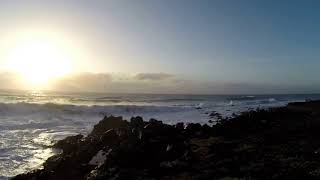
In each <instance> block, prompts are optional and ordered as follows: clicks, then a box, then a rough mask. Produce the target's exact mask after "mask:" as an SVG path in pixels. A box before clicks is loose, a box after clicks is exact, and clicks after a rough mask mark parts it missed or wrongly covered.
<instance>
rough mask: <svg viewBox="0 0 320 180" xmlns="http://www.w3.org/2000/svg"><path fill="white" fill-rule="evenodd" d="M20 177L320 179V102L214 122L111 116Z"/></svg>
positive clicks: (52, 179)
mask: <svg viewBox="0 0 320 180" xmlns="http://www.w3.org/2000/svg"><path fill="white" fill-rule="evenodd" d="M54 147H56V148H60V149H62V150H63V153H61V154H58V155H55V156H53V157H51V158H49V159H48V160H47V161H46V162H45V163H44V169H41V170H35V171H33V172H29V173H26V174H22V175H18V176H16V177H14V178H13V179H14V180H20V179H21V180H22V179H23V180H24V179H32V180H37V179H46V180H61V179H70V180H73V179H74V180H82V179H88V180H98V179H299V180H300V179H320V102H319V101H312V102H305V103H291V104H289V105H288V106H286V107H281V108H272V109H268V110H255V111H249V112H244V113H242V114H240V115H238V116H236V117H233V118H229V119H222V120H221V121H220V122H218V124H216V125H214V126H212V127H210V126H208V125H200V124H187V125H185V124H182V123H178V124H176V125H167V124H163V123H162V122H161V121H157V120H154V119H151V120H150V121H149V122H145V121H143V119H142V118H141V117H133V118H132V119H131V121H130V122H128V121H125V120H123V119H122V117H113V116H110V117H105V118H104V119H103V120H102V121H100V122H99V123H98V124H97V125H95V126H94V129H93V130H92V132H91V133H90V134H89V135H88V136H87V137H83V136H82V135H77V136H71V137H67V138H65V139H64V140H61V141H59V142H57V143H56V144H55V145H54Z"/></svg>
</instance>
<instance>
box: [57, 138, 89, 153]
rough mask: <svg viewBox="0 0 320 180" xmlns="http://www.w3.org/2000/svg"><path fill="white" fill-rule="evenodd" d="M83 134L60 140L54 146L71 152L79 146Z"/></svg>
mask: <svg viewBox="0 0 320 180" xmlns="http://www.w3.org/2000/svg"><path fill="white" fill-rule="evenodd" d="M82 138H83V135H81V134H79V135H76V136H69V137H67V138H65V139H63V140H60V141H58V142H57V143H56V144H54V146H53V147H54V148H59V149H62V150H63V152H65V153H71V152H73V151H75V150H76V148H78V146H79V143H80V142H81V140H82Z"/></svg>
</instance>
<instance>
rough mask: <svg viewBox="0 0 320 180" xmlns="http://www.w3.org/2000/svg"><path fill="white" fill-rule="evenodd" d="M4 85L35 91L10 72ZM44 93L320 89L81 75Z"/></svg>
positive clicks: (2, 78)
mask: <svg viewBox="0 0 320 180" xmlns="http://www.w3.org/2000/svg"><path fill="white" fill-rule="evenodd" d="M0 83H1V89H21V90H27V89H31V87H30V85H29V84H28V82H26V81H25V80H23V78H21V77H20V76H18V75H17V74H14V73H10V72H2V73H0ZM42 89H45V90H53V91H74V92H85V91H88V92H105V93H159V94H167V93H171V94H261V93H264V94H268V93H315V92H318V91H319V90H320V86H316V85H307V84H305V85H300V86H299V85H279V84H262V83H261V84H258V83H255V84H253V83H234V82H209V81H195V80H187V79H183V78H181V77H178V76H176V75H174V74H168V73H138V74H133V75H126V74H111V73H78V74H72V75H69V76H66V77H63V78H59V79H55V80H51V81H50V82H49V83H48V84H47V85H45V86H43V87H42Z"/></svg>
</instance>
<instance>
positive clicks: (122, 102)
mask: <svg viewBox="0 0 320 180" xmlns="http://www.w3.org/2000/svg"><path fill="white" fill-rule="evenodd" d="M306 99H320V95H319V94H308V95H303V94H300V95H292V94H291V95H161V94H158V95H155V94H152V95H151V94H103V93H61V92H59V93H58V92H43V91H42V92H41V91H0V179H8V178H9V177H12V176H14V175H17V174H20V173H23V172H26V171H30V170H32V169H35V168H41V165H42V163H43V162H44V161H45V160H46V159H47V158H48V157H50V156H52V155H53V154H55V153H57V150H54V149H51V148H50V145H52V144H53V143H54V142H55V141H57V140H59V139H62V138H64V137H66V136H69V135H75V134H78V133H81V134H87V133H88V132H90V130H91V129H92V127H93V125H94V124H96V123H97V122H98V121H99V120H101V119H102V118H103V116H105V115H115V116H123V117H124V118H125V119H130V117H132V116H142V117H143V118H144V120H148V119H150V118H155V119H158V120H162V121H163V122H165V123H168V124H174V123H177V122H194V123H202V124H203V123H208V121H209V120H210V117H209V114H210V113H211V112H213V111H216V112H218V113H221V114H222V115H223V116H225V117H227V116H232V115H233V114H237V113H239V112H242V111H245V110H248V109H255V108H268V107H276V106H283V105H286V104H287V103H288V102H293V101H305V100H306Z"/></svg>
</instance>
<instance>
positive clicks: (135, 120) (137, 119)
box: [130, 116, 144, 128]
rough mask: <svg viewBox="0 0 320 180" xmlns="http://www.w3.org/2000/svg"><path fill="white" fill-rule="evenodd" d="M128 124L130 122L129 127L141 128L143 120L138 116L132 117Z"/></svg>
mask: <svg viewBox="0 0 320 180" xmlns="http://www.w3.org/2000/svg"><path fill="white" fill-rule="evenodd" d="M130 122H131V125H132V126H133V127H136V128H142V127H143V126H144V122H143V119H142V117H140V116H137V117H132V118H131V120H130Z"/></svg>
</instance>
